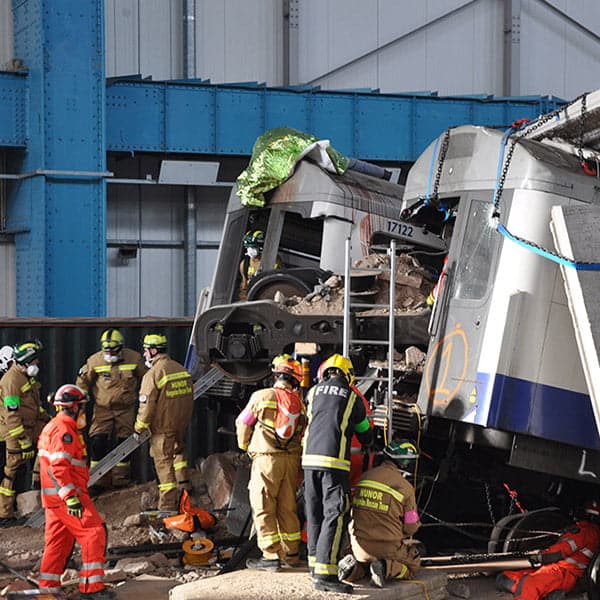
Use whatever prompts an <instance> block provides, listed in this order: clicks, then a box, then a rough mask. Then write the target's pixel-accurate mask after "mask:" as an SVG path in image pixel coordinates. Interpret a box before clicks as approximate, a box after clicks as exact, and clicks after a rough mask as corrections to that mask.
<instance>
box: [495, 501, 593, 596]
mask: <svg viewBox="0 0 600 600" xmlns="http://www.w3.org/2000/svg"><path fill="white" fill-rule="evenodd" d="M599 549H600V503H598V502H597V501H596V500H593V501H590V502H587V503H586V504H585V506H584V509H583V515H582V516H581V518H580V519H579V520H577V521H576V522H575V524H574V525H573V526H571V527H569V528H567V529H566V531H565V532H564V533H563V534H562V535H561V536H560V537H559V538H558V540H556V542H554V543H553V544H552V545H551V546H549V547H548V548H546V549H545V550H542V551H540V552H538V553H536V554H535V555H533V556H532V557H530V559H529V560H530V562H531V565H532V568H531V569H522V570H519V571H504V572H502V573H500V574H499V575H498V577H497V578H496V587H497V588H498V589H499V590H501V591H503V592H508V593H510V594H512V595H513V598H514V599H515V600H540V599H541V598H545V599H546V600H562V599H563V598H565V597H566V594H567V593H569V592H570V591H571V590H572V589H573V588H574V587H575V584H576V583H577V580H578V579H579V578H581V577H582V576H583V575H584V573H585V571H586V569H587V567H588V565H589V564H590V562H591V561H592V559H593V557H594V555H595V554H596V553H597V552H598V550H599Z"/></svg>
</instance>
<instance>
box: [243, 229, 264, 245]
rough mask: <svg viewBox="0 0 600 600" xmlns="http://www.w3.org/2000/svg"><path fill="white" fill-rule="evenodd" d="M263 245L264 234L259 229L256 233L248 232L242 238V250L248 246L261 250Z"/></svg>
mask: <svg viewBox="0 0 600 600" xmlns="http://www.w3.org/2000/svg"><path fill="white" fill-rule="evenodd" d="M264 244H265V232H264V231H262V230H261V229H257V230H256V231H248V232H246V235H245V236H244V248H248V247H249V246H259V247H260V248H262V247H263V246H264Z"/></svg>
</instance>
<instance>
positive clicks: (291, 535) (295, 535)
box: [281, 531, 302, 542]
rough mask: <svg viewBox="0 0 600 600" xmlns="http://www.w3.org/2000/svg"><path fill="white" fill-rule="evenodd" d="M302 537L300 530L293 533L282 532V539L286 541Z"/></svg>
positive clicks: (298, 539)
mask: <svg viewBox="0 0 600 600" xmlns="http://www.w3.org/2000/svg"><path fill="white" fill-rule="evenodd" d="M301 538H302V534H301V532H300V531H294V532H293V533H282V534H281V539H282V540H285V541H286V542H298V541H300V539H301Z"/></svg>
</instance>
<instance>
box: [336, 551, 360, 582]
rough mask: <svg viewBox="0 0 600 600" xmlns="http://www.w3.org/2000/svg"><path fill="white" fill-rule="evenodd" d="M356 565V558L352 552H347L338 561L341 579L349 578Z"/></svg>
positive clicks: (339, 577)
mask: <svg viewBox="0 0 600 600" xmlns="http://www.w3.org/2000/svg"><path fill="white" fill-rule="evenodd" d="M355 566H356V559H355V558H354V556H352V554H347V555H346V556H344V558H342V560H340V562H339V563H338V579H339V580H340V581H344V579H348V577H350V573H352V571H354V567H355Z"/></svg>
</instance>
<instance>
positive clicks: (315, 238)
mask: <svg viewBox="0 0 600 600" xmlns="http://www.w3.org/2000/svg"><path fill="white" fill-rule="evenodd" d="M322 238H323V220H322V219H307V218H304V217H303V216H302V215H299V214H297V213H293V212H286V213H285V217H284V222H283V230H282V232H281V239H280V242H279V254H280V255H281V257H282V258H283V262H284V264H285V265H286V266H308V265H312V264H314V263H318V262H319V258H320V254H321V240H322Z"/></svg>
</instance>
